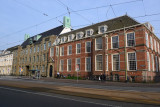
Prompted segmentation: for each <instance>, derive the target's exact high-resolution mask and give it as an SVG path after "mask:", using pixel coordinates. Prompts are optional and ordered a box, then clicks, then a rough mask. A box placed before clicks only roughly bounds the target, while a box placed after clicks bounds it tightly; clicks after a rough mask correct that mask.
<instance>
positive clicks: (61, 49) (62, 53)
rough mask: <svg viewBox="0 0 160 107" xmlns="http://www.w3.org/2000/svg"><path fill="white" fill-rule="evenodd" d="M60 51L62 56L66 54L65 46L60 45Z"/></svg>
mask: <svg viewBox="0 0 160 107" xmlns="http://www.w3.org/2000/svg"><path fill="white" fill-rule="evenodd" d="M60 53H61V54H60V55H61V56H64V47H60Z"/></svg>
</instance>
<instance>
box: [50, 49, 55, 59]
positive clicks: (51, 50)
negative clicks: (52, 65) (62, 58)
mask: <svg viewBox="0 0 160 107" xmlns="http://www.w3.org/2000/svg"><path fill="white" fill-rule="evenodd" d="M52 56H54V47H51V48H50V57H52Z"/></svg>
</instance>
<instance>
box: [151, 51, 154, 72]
mask: <svg viewBox="0 0 160 107" xmlns="http://www.w3.org/2000/svg"><path fill="white" fill-rule="evenodd" d="M151 57H152V71H154V56H153V54H151Z"/></svg>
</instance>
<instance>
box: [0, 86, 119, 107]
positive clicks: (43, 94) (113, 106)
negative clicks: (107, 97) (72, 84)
mask: <svg viewBox="0 0 160 107" xmlns="http://www.w3.org/2000/svg"><path fill="white" fill-rule="evenodd" d="M0 88H1V89H6V90H11V91H17V92H23V93H28V94H35V95H42V96H47V97H54V98H59V99H65V100H72V101H77V102H83V103H90V104H96V105H102V106H109V107H121V106H115V105H110V104H101V103H95V102H90V101H82V100H76V99H71V98H64V97H59V96H52V95H48V94H45V93H33V92H29V91H24V90H19V89H13V88H6V87H0Z"/></svg>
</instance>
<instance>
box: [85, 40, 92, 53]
mask: <svg viewBox="0 0 160 107" xmlns="http://www.w3.org/2000/svg"><path fill="white" fill-rule="evenodd" d="M87 43H90V51H89V52H87ZM85 52H86V53H91V41H86V42H85Z"/></svg>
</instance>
